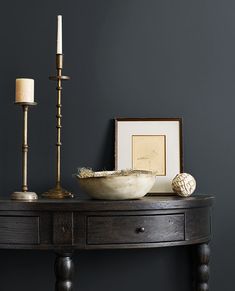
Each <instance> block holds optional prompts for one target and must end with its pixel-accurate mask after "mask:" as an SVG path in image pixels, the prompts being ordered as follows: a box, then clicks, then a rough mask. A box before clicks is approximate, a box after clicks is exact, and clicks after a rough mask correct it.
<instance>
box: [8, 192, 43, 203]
mask: <svg viewBox="0 0 235 291" xmlns="http://www.w3.org/2000/svg"><path fill="white" fill-rule="evenodd" d="M11 199H12V200H27V201H32V200H37V199H38V195H37V194H36V193H35V192H20V191H18V192H14V193H12V194H11Z"/></svg>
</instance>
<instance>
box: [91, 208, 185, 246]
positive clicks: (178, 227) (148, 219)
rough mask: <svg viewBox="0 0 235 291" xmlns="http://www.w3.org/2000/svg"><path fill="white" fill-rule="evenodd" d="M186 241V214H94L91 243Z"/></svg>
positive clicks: (92, 217)
mask: <svg viewBox="0 0 235 291" xmlns="http://www.w3.org/2000/svg"><path fill="white" fill-rule="evenodd" d="M180 240H184V214H175V215H174V214H172V215H155V216H153V215H152V216H144V215H143V216H141V215H139V216H101V217H98V216H91V217H88V220H87V243H88V244H125V243H153V242H167V241H180Z"/></svg>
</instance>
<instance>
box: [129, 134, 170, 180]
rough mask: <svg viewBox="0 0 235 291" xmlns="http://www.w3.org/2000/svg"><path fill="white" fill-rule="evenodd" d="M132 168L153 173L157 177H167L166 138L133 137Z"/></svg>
mask: <svg viewBox="0 0 235 291" xmlns="http://www.w3.org/2000/svg"><path fill="white" fill-rule="evenodd" d="M132 168H133V169H134V170H147V171H153V172H155V173H156V175H157V176H165V175H166V136H165V135H133V136H132Z"/></svg>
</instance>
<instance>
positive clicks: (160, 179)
mask: <svg viewBox="0 0 235 291" xmlns="http://www.w3.org/2000/svg"><path fill="white" fill-rule="evenodd" d="M182 160H183V159H182V119H181V118H118V119H116V120H115V169H116V170H123V169H138V170H151V171H154V172H156V182H155V184H154V186H153V188H152V189H151V191H150V193H152V194H156V195H157V194H158V195H161V194H164V195H165V194H173V190H172V187H171V181H172V179H173V178H174V177H175V176H176V175H177V174H179V173H181V172H183V161H182Z"/></svg>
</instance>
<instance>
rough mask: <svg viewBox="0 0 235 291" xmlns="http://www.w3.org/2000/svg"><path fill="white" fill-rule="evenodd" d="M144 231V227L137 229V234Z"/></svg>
mask: <svg viewBox="0 0 235 291" xmlns="http://www.w3.org/2000/svg"><path fill="white" fill-rule="evenodd" d="M144 231H145V229H144V227H138V228H137V232H144Z"/></svg>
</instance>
